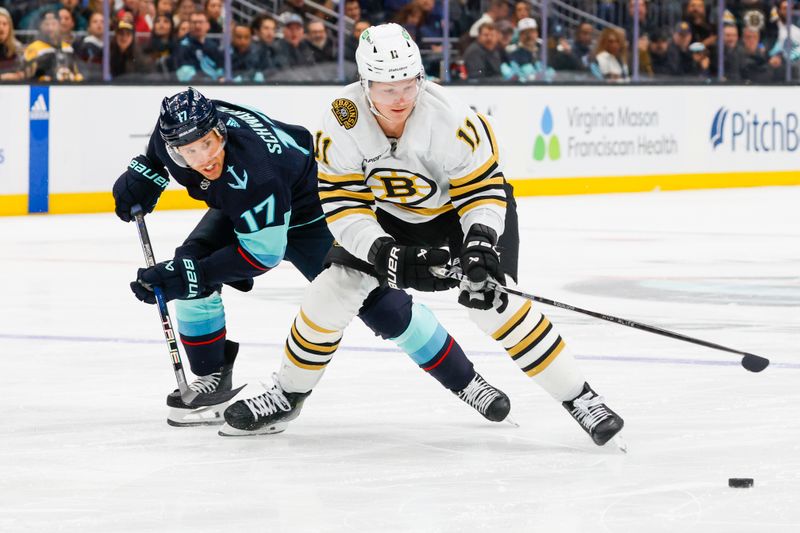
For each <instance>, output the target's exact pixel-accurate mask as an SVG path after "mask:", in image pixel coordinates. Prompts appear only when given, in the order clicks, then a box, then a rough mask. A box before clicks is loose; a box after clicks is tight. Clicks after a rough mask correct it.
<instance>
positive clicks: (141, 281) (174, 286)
mask: <svg viewBox="0 0 800 533" xmlns="http://www.w3.org/2000/svg"><path fill="white" fill-rule="evenodd" d="M153 287H159V288H160V289H161V292H162V293H163V295H164V299H165V300H166V301H167V302H169V301H170V300H178V299H180V300H188V299H191V298H197V297H198V296H201V295H202V294H203V293H204V292H205V286H204V284H203V274H202V271H201V270H200V264H199V263H198V262H197V261H196V260H194V259H192V258H191V257H182V258H177V259H173V260H172V261H164V262H161V263H158V264H157V265H156V266H154V267H150V268H140V269H139V271H138V273H137V274H136V281H132V282H131V290H132V291H133V294H135V295H136V297H137V298H138V299H139V300H141V301H143V302H144V303H148V304H154V303H156V294H155V291H154V290H153Z"/></svg>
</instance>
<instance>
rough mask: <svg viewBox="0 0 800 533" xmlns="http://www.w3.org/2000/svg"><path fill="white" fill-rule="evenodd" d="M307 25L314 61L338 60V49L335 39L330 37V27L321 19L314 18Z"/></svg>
mask: <svg viewBox="0 0 800 533" xmlns="http://www.w3.org/2000/svg"><path fill="white" fill-rule="evenodd" d="M306 27H307V29H308V44H310V45H311V52H312V54H313V55H314V63H326V62H328V61H336V49H335V48H334V46H333V40H332V39H330V38H329V37H328V29H327V28H326V27H325V24H324V23H323V22H322V21H321V20H312V21H311V22H309V23H308V24H307V26H306Z"/></svg>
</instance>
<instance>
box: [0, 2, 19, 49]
mask: <svg viewBox="0 0 800 533" xmlns="http://www.w3.org/2000/svg"><path fill="white" fill-rule="evenodd" d="M0 17H5V18H6V20H8V26H9V28H10V30H9V32H8V38H6V42H4V43H0V44H4V45H5V46H6V50H8V56H7V57H14V56H15V55H17V40H16V39H15V38H14V20H13V19H12V18H11V13H9V12H8V10H7V9H6V8H4V7H0Z"/></svg>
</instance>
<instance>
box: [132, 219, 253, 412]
mask: <svg viewBox="0 0 800 533" xmlns="http://www.w3.org/2000/svg"><path fill="white" fill-rule="evenodd" d="M131 215H132V216H133V219H134V220H135V221H136V229H137V230H138V231H139V242H141V243H142V251H143V252H144V260H145V263H147V266H148V267H152V266H155V264H156V259H155V257H154V255H153V247H152V245H151V244H150V235H149V234H148V233H147V226H146V225H145V223H144V211H143V210H142V207H141V206H140V205H138V204H137V205H134V206H133V207H132V208H131ZM153 292H154V293H155V295H156V303H157V304H158V314H159V315H161V327H162V328H163V329H164V338H165V339H166V340H167V349H168V350H169V355H170V358H171V359H172V370H173V371H174V372H175V379H176V380H177V381H178V391H180V393H181V400H183V402H184V403H185V404H186V405H188V406H189V407H203V406H206V405H218V404H221V403H225V402H227V401H228V400H230V399H231V398H233V397H234V396H236V395H237V394H239V391H240V390H242V389H243V388H244V385H243V386H241V387H239V388H236V389H232V390H229V391H220V392H213V393H202V392H197V391H194V390H192V389H190V388H189V385H188V384H187V383H186V375H185V374H184V373H183V363H181V354H180V352H179V351H178V341H177V339H176V338H175V329H174V328H173V327H172V320H171V319H170V317H169V310H168V309H167V302H166V300H165V299H164V294H163V293H162V292H161V287H153Z"/></svg>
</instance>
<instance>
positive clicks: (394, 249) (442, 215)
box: [221, 24, 623, 445]
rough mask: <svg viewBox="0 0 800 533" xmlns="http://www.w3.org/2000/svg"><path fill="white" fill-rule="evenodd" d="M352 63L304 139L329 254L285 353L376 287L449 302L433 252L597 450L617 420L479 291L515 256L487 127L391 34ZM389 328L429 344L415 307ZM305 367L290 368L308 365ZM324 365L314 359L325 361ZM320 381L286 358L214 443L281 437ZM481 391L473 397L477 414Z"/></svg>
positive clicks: (348, 314)
mask: <svg viewBox="0 0 800 533" xmlns="http://www.w3.org/2000/svg"><path fill="white" fill-rule="evenodd" d="M356 62H357V63H358V71H359V75H360V77H361V80H360V82H359V83H354V84H351V85H348V86H347V87H345V88H344V89H343V90H342V93H341V94H340V95H339V97H338V98H335V99H334V100H333V102H332V103H331V106H330V108H329V109H328V110H327V111H326V113H325V116H324V121H323V126H322V129H321V130H320V131H318V132H317V133H316V138H315V141H316V157H317V162H318V166H319V194H320V199H321V201H322V206H323V210H324V212H325V216H326V220H327V223H328V227H329V228H330V230H331V232H332V233H333V235H334V237H335V239H336V241H337V243H338V245H339V246H338V247H334V249H333V251H332V253H331V254H329V262H330V263H331V266H330V267H329V268H328V269H327V270H325V271H324V272H323V273H322V274H320V275H319V276H318V277H317V278H316V279H315V280H314V282H313V283H312V284H311V286H310V287H309V288H308V290H307V292H306V294H305V297H304V300H303V304H302V307H301V313H300V315H299V317H298V319H297V320H296V321H295V325H296V328H299V327H301V326H302V327H303V331H302V332H300V333H301V334H300V335H298V334H297V331H296V328H293V331H292V333H291V335H290V337H289V340H288V341H287V346H289V345H291V346H293V347H296V348H300V349H302V348H303V346H300V344H302V343H303V342H305V343H308V344H307V345H306V347H311V348H313V347H315V346H317V347H319V346H335V343H337V342H338V340H339V338H341V335H342V331H343V330H344V328H345V327H346V326H347V324H348V323H349V322H350V321H351V320H352V318H353V317H354V316H356V313H357V312H358V310H359V308H360V306H361V304H362V302H363V301H364V299H365V298H366V297H367V295H368V294H370V292H371V291H373V290H374V289H375V288H377V287H379V286H380V285H381V284H382V283H384V284H385V283H388V285H389V286H391V287H396V288H400V289H403V288H416V289H420V290H437V289H443V288H447V285H443V283H446V282H444V281H443V280H438V279H436V278H435V277H434V276H433V274H431V272H430V266H432V265H435V264H441V262H442V256H441V253H442V251H441V250H437V249H436V248H433V249H427V248H424V247H442V246H445V247H447V248H448V249H449V251H450V254H451V255H452V257H453V264H454V265H459V264H460V268H462V269H463V274H464V275H465V276H467V278H469V280H470V282H469V283H462V285H461V287H460V288H459V296H458V301H459V302H460V303H461V304H463V305H465V306H466V307H468V308H469V315H470V318H471V319H472V320H473V321H474V322H475V323H476V324H477V325H478V326H479V327H480V328H481V329H482V330H483V331H484V332H486V333H487V334H488V335H490V336H491V337H492V338H494V339H495V340H497V341H498V342H500V344H501V345H502V346H503V348H504V349H505V350H506V351H507V352H508V354H509V356H510V357H511V359H512V360H513V361H514V362H515V363H516V364H517V365H518V366H519V368H520V369H521V370H522V371H523V372H524V373H525V374H527V375H528V376H530V377H531V378H532V379H533V380H534V381H535V382H536V383H538V384H539V385H540V386H541V387H543V388H544V389H545V390H546V391H547V392H548V393H549V394H550V395H551V396H552V397H553V398H554V399H556V400H558V401H560V402H562V403H563V405H564V407H565V408H566V409H567V410H568V411H569V413H570V414H571V415H572V416H573V417H574V418H575V420H576V421H578V423H579V424H580V425H581V427H582V428H583V429H584V430H585V431H586V432H587V433H589V435H590V436H591V437H592V439H593V441H594V442H595V443H596V444H598V445H603V444H605V443H606V442H607V441H608V440H610V439H611V438H612V437H613V436H614V435H615V434H616V433H618V432H619V431H620V430H621V429H622V426H623V421H622V418H620V417H619V416H618V415H617V414H616V413H614V412H613V411H611V410H610V409H609V408H608V407H607V406H606V405H605V403H604V400H603V399H602V397H600V396H598V395H597V394H596V393H595V392H594V391H593V390H592V389H591V387H589V385H588V383H587V382H586V380H585V379H584V377H583V375H582V373H581V371H580V369H579V368H578V366H577V364H576V362H575V360H574V359H573V357H572V355H571V354H570V353H569V351H568V350H567V349H566V346H565V343H564V341H563V339H562V338H561V337H560V336H559V334H558V332H557V331H556V329H555V327H554V326H553V324H551V323H550V321H549V320H548V319H547V318H546V317H545V316H543V315H542V314H541V313H539V312H538V311H537V310H536V309H534V308H533V307H532V306H531V302H530V301H527V300H523V299H520V298H517V297H515V296H507V295H505V294H499V293H496V292H495V291H494V290H491V289H489V288H488V287H487V282H488V281H489V280H492V279H494V280H497V281H500V282H501V283H502V282H508V283H513V282H515V281H516V280H517V266H518V265H517V262H518V251H519V234H518V228H517V216H516V204H515V201H514V197H513V190H512V188H511V186H510V185H509V184H508V183H507V182H506V180H505V178H504V176H503V172H502V162H501V159H500V148H499V146H498V145H497V139H496V138H495V136H494V134H493V131H492V127H491V125H490V123H489V121H488V120H487V119H486V118H485V117H483V116H481V115H480V114H477V113H475V112H473V111H472V110H470V109H469V108H468V107H467V106H465V105H463V104H461V103H458V102H457V101H454V100H453V99H452V98H451V97H450V96H449V95H446V94H445V91H444V90H443V89H442V88H441V87H439V86H438V85H436V84H434V83H431V82H427V81H426V80H425V75H424V70H423V67H422V62H421V57H420V53H419V49H418V48H417V45H416V44H415V43H414V42H413V40H412V39H411V38H410V37H409V35H408V33H407V32H406V31H405V30H404V29H403V28H402V27H400V26H398V25H397V24H384V25H381V26H376V27H371V28H369V29H368V30H366V31H364V32H363V33H362V35H361V38H360V40H359V45H358V49H357V52H356ZM434 252H436V254H437V255H438V257H435V258H434V257H431V256H432V255H434ZM448 281H449V280H448ZM312 315H313V316H312ZM405 315H408V316H405ZM309 317H311V318H309ZM362 318H363V317H362ZM391 319H392V320H396V321H397V322H399V323H403V322H404V321H405V323H407V324H408V325H407V326H404V330H403V331H402V332H400V333H399V335H398V336H397V337H396V338H392V340H393V341H394V342H396V343H397V344H398V345H400V346H401V347H403V348H404V350H405V351H407V352H408V353H413V352H414V347H416V346H422V345H425V343H428V342H432V340H431V339H432V338H433V336H434V335H433V334H432V333H431V331H430V330H431V326H429V325H428V324H430V323H433V324H436V322H435V318H433V315H432V314H431V313H430V311H429V310H427V308H425V307H424V306H421V305H418V304H413V306H410V309H407V310H399V311H398V315H397V316H396V317H391ZM384 329H385V328H384ZM298 341H300V342H298ZM317 351H319V350H317ZM313 354H314V352H313V350H312V351H311V352H303V354H302V356H303V357H305V358H312V360H313ZM332 354H333V350H326V351H325V352H324V356H325V358H326V361H327V360H329V359H330V357H331V356H332ZM323 369H324V367H323ZM321 376H322V369H321V368H319V367H317V368H314V367H312V366H310V365H308V364H305V365H304V364H301V363H298V358H297V357H296V354H294V353H292V351H291V350H288V351H287V354H286V355H285V356H284V359H283V363H282V365H281V370H280V373H279V374H278V376H277V378H276V379H275V381H276V383H275V386H274V387H273V388H271V389H269V390H267V391H266V392H265V393H264V394H262V395H261V396H258V397H256V398H253V399H250V400H241V401H238V402H236V403H235V404H232V405H231V406H229V407H228V409H227V410H226V412H225V419H226V422H227V423H226V425H225V426H223V429H222V431H221V433H222V434H231V435H239V434H252V433H266V432H274V431H281V430H283V429H284V428H285V427H286V423H287V422H288V421H289V420H292V419H294V418H295V417H296V416H297V414H298V412H299V407H300V406H301V405H302V400H303V399H304V398H305V396H304V394H305V393H307V392H309V391H310V390H311V389H312V388H313V387H314V385H315V384H316V383H317V381H318V380H319V379H320V378H321ZM476 376H477V375H476ZM479 377H480V376H477V378H479ZM477 378H476V379H477ZM480 385H481V384H480V383H477V384H475V386H474V387H473V395H474V398H473V401H475V402H480V401H481V397H482V396H481V395H482V389H481V387H480ZM487 398H488V400H491V398H490V397H488V396H487ZM298 399H299V401H298Z"/></svg>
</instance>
